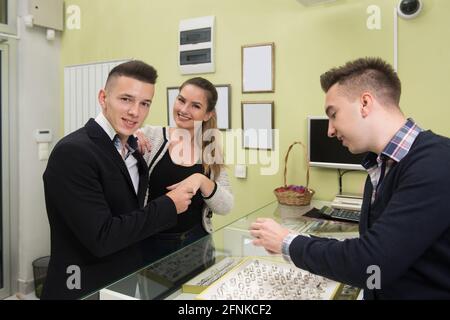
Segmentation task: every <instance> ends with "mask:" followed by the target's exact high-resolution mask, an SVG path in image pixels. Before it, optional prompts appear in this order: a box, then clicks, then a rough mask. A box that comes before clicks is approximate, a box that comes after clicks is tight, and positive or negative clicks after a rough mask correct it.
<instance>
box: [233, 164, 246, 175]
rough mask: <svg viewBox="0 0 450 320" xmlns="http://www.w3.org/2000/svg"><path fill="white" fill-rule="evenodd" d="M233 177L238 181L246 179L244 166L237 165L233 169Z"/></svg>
mask: <svg viewBox="0 0 450 320" xmlns="http://www.w3.org/2000/svg"><path fill="white" fill-rule="evenodd" d="M234 176H235V177H236V178H240V179H245V178H247V166H246V165H244V164H237V165H236V166H235V167H234Z"/></svg>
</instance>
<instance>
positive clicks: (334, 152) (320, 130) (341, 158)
mask: <svg viewBox="0 0 450 320" xmlns="http://www.w3.org/2000/svg"><path fill="white" fill-rule="evenodd" d="M308 154H309V165H310V166H314V167H325V168H335V169H347V170H364V167H363V166H362V165H361V162H362V160H363V159H364V156H365V155H366V153H363V154H352V153H351V152H350V151H349V150H348V149H347V148H346V147H344V146H343V145H342V143H341V142H340V141H339V140H338V139H336V138H329V137H328V118H327V117H311V116H310V117H308Z"/></svg>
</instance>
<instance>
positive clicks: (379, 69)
mask: <svg viewBox="0 0 450 320" xmlns="http://www.w3.org/2000/svg"><path fill="white" fill-rule="evenodd" d="M336 83H338V84H339V85H342V86H343V87H344V90H345V91H347V92H348V93H349V95H352V96H353V95H355V94H360V93H362V92H363V91H364V90H371V91H372V93H373V94H374V95H375V96H376V97H377V98H378V99H380V100H381V101H383V102H384V103H386V104H395V105H397V106H398V105H399V103H400V94H401V91H402V88H401V83H400V79H399V78H398V75H397V73H396V72H395V71H394V69H393V68H392V66H391V65H390V64H389V63H387V62H385V61H384V60H382V59H381V58H372V57H366V58H360V59H357V60H354V61H349V62H347V63H346V64H345V65H343V66H341V67H338V68H333V69H331V70H329V71H327V72H325V73H324V74H322V75H321V76H320V84H321V86H322V89H323V91H324V92H328V90H330V88H331V87H332V86H333V85H334V84H336Z"/></svg>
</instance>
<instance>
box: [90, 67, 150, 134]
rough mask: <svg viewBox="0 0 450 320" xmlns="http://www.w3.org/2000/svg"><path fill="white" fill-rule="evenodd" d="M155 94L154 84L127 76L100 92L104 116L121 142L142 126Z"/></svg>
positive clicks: (114, 80)
mask: <svg viewBox="0 0 450 320" xmlns="http://www.w3.org/2000/svg"><path fill="white" fill-rule="evenodd" d="M154 93H155V85H154V84H150V83H146V82H142V81H139V80H136V79H133V78H129V77H125V76H119V77H115V78H113V79H111V80H110V82H109V83H108V85H107V87H106V88H105V90H100V92H99V95H98V100H99V102H100V105H101V106H102V111H103V114H104V115H105V117H106V119H108V121H109V123H110V124H111V126H112V127H113V128H114V130H115V131H116V132H117V134H118V135H119V138H120V139H121V140H123V141H126V139H128V137H129V136H131V135H132V134H134V132H135V131H136V130H137V129H139V128H140V127H141V126H142V124H143V122H144V120H145V118H146V117H147V115H148V112H149V110H150V105H151V103H152V99H153V95H154Z"/></svg>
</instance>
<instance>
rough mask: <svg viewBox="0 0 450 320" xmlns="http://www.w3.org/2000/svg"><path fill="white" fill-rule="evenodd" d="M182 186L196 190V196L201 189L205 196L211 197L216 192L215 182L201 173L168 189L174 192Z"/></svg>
mask: <svg viewBox="0 0 450 320" xmlns="http://www.w3.org/2000/svg"><path fill="white" fill-rule="evenodd" d="M180 186H188V187H190V188H192V189H193V190H194V194H196V193H197V191H198V189H200V191H201V193H202V194H203V195H204V196H209V195H210V194H211V192H213V190H214V182H212V181H211V180H209V179H208V178H207V177H206V176H205V175H203V174H201V173H194V174H193V175H190V176H189V177H187V178H186V179H184V180H182V181H180V182H178V183H176V184H173V185H171V186H168V187H167V189H169V190H174V189H176V188H178V187H180Z"/></svg>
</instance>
